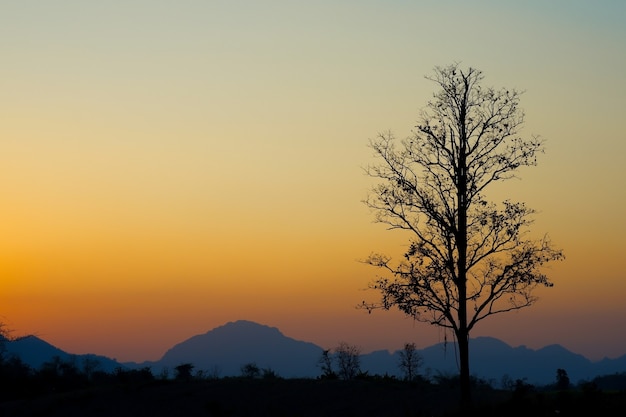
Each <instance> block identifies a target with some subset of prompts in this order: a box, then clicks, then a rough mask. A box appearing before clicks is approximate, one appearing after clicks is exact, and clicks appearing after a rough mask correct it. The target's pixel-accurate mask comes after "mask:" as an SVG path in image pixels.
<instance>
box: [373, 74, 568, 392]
mask: <svg viewBox="0 0 626 417" xmlns="http://www.w3.org/2000/svg"><path fill="white" fill-rule="evenodd" d="M427 78H428V79H429V80H431V81H433V82H434V83H435V84H436V85H437V87H438V91H437V92H436V93H435V94H434V96H433V99H432V100H431V101H429V102H428V104H427V106H426V108H425V109H424V110H423V111H422V113H421V115H420V121H419V124H418V125H417V126H416V130H415V131H414V133H413V134H412V136H411V137H409V138H408V139H406V140H403V141H401V142H400V143H399V147H396V144H397V142H396V140H395V139H394V137H393V135H392V134H391V133H386V134H380V135H379V136H378V138H377V139H376V140H372V141H371V142H370V146H371V148H372V149H373V150H374V152H375V155H376V156H377V157H378V158H379V160H380V163H379V164H378V165H373V166H370V167H368V168H367V174H368V175H370V176H371V177H374V178H377V179H379V180H380V181H379V183H378V184H377V185H376V186H374V187H373V188H372V191H371V193H370V195H369V196H368V198H367V199H366V201H365V203H366V204H367V205H368V206H369V207H370V208H371V209H373V211H374V212H375V216H376V217H375V220H376V221H377V222H380V223H384V224H386V225H388V226H389V227H390V229H401V230H405V231H408V232H410V234H411V240H410V245H409V248H408V250H407V251H406V253H405V254H404V257H403V259H402V260H401V261H399V262H392V260H391V258H390V257H389V256H386V255H380V254H372V255H370V257H369V258H368V259H367V260H366V262H367V263H369V264H371V265H373V266H376V267H378V268H381V269H382V270H384V271H386V273H385V274H384V275H380V276H379V277H378V278H377V279H376V280H375V281H374V282H373V283H372V284H371V288H374V289H376V290H377V291H379V292H380V293H381V296H382V297H381V300H380V301H379V302H375V303H370V302H365V301H364V302H363V304H362V307H364V308H366V309H368V310H369V311H370V312H371V310H372V309H376V308H382V309H390V308H391V307H394V306H395V307H397V308H398V309H400V310H401V311H402V312H404V313H405V314H407V315H408V316H410V317H413V318H414V319H416V320H419V321H424V322H427V323H431V324H433V325H437V326H441V327H444V328H448V329H451V330H452V331H453V332H454V335H455V336H456V338H457V340H458V345H459V362H460V381H461V400H462V403H463V404H469V403H470V399H471V397H470V368H469V334H470V331H471V330H472V328H473V327H474V326H475V325H476V323H478V322H479V321H481V320H482V319H484V318H486V317H489V316H491V315H493V314H496V313H502V312H506V311H511V310H517V309H520V308H523V307H527V306H530V305H532V304H533V303H534V301H535V297H534V296H533V295H532V290H533V289H534V288H535V287H537V286H538V285H542V286H547V287H550V286H552V283H551V282H550V281H549V280H548V278H547V277H546V275H544V274H543V273H542V272H541V271H540V268H541V267H542V266H543V265H544V264H545V263H547V262H550V261H554V260H560V259H562V258H563V255H562V253H561V251H560V250H557V249H554V248H553V247H552V245H551V243H550V241H549V240H548V238H547V237H543V238H540V239H536V240H533V239H531V238H529V237H528V230H527V229H528V226H529V225H530V224H531V219H530V216H531V215H532V214H533V213H534V211H533V210H531V209H529V208H527V207H526V206H525V205H524V203H517V202H512V201H509V200H505V201H503V202H502V203H499V204H498V203H494V202H490V201H488V200H487V197H486V194H485V191H486V190H487V188H488V186H490V185H491V184H493V183H496V182H499V181H503V180H506V179H510V178H513V177H514V174H515V171H516V170H517V169H518V168H520V167H524V166H533V165H536V155H537V154H538V153H541V152H542V151H543V143H542V141H541V140H540V139H539V138H538V137H532V138H531V139H523V138H521V137H520V136H519V130H520V128H521V126H522V124H523V121H524V113H523V111H522V110H521V109H520V108H519V98H520V92H518V91H516V90H507V89H501V90H495V89H493V88H489V87H483V86H481V81H482V80H483V75H482V73H481V71H479V70H477V69H474V68H468V69H462V68H460V66H459V65H458V64H453V65H450V66H447V67H443V68H442V67H436V68H435V71H434V76H432V77H427Z"/></svg>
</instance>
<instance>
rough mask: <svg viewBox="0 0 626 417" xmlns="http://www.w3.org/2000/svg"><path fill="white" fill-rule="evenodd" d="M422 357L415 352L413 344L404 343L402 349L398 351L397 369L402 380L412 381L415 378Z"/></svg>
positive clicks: (415, 348)
mask: <svg viewBox="0 0 626 417" xmlns="http://www.w3.org/2000/svg"><path fill="white" fill-rule="evenodd" d="M422 360H423V359H422V357H421V356H420V354H419V353H418V352H417V347H416V346H415V343H405V344H404V349H403V350H401V351H400V360H399V362H398V367H399V368H400V370H401V371H402V373H403V374H404V379H406V380H407V381H413V380H414V379H415V378H416V377H417V370H418V369H419V367H420V365H421V364H422Z"/></svg>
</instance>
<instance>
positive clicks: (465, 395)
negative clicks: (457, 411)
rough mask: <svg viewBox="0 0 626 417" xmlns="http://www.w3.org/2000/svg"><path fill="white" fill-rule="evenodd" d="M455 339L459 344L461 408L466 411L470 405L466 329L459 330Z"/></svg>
mask: <svg viewBox="0 0 626 417" xmlns="http://www.w3.org/2000/svg"><path fill="white" fill-rule="evenodd" d="M457 339H458V343H459V362H460V366H461V369H460V372H459V377H460V383H461V408H463V409H467V408H469V407H470V405H471V403H472V392H471V382H470V367H469V335H468V332H467V328H466V329H465V330H461V329H459V332H458V334H457Z"/></svg>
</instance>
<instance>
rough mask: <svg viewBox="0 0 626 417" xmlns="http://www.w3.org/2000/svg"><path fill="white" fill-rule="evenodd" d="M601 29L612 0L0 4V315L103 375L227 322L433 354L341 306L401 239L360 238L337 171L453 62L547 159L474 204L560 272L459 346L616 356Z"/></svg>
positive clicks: (365, 185)
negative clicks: (105, 360)
mask: <svg viewBox="0 0 626 417" xmlns="http://www.w3.org/2000/svg"><path fill="white" fill-rule="evenodd" d="M470 3H471V4H470ZM624 19H626V2H623V1H621V0H613V1H611V0H605V1H601V2H588V1H571V0H567V1H566V0H556V1H549V2H546V1H539V0H535V1H523V2H521V1H480V2H479V1H476V2H465V1H417V0H414V1H408V0H385V1H374V0H359V1H356V0H349V1H348V0H346V1H336V0H333V1H330V0H320V1H315V2H313V1H298V0H293V1H279V0H269V1H252V0H229V1H226V0H224V1H217V0H215V1H213V0H205V1H200V0H196V1H192V0H185V1H176V2H174V1H160V0H159V1H157V0H142V1H140V0H133V1H106V2H105V1H82V0H76V1H70V0H58V1H54V2H52V1H45V0H41V1H29V0H24V1H15V2H14V1H1V2H0V62H1V65H0V320H1V321H4V322H5V323H6V324H7V325H8V327H10V328H12V329H14V330H15V334H18V335H19V334H31V333H34V334H36V335H38V336H40V337H42V338H43V339H45V340H47V341H49V342H51V343H53V344H55V345H56V346H58V347H60V348H62V349H64V350H66V351H70V352H73V353H87V352H94V353H98V354H104V355H107V356H111V357H114V358H117V359H118V360H124V361H126V360H135V361H143V360H155V359H158V358H160V357H161V355H162V354H163V353H164V352H165V350H166V349H168V348H169V347H171V346H172V345H174V344H175V343H178V342H180V341H182V340H184V339H186V338H188V337H190V336H192V335H195V334H198V333H204V332H206V331H208V330H210V329H212V328H214V327H216V326H219V325H222V324H224V323H226V322H228V321H233V320H237V319H247V320H252V321H257V322H259V323H262V324H267V325H270V326H275V327H278V328H279V329H281V331H282V332H283V333H285V334H286V335H288V336H291V337H294V338H297V339H301V340H307V341H311V342H314V343H316V344H319V345H321V346H323V347H333V346H336V344H337V343H338V342H339V341H346V342H348V343H351V344H355V345H358V346H360V347H361V348H362V350H363V351H364V352H368V351H371V350H374V349H383V348H384V349H398V348H400V347H401V345H402V344H403V343H404V342H409V341H413V342H415V343H417V345H418V346H419V347H425V346H428V345H430V344H432V343H436V342H439V341H443V340H444V339H445V338H446V335H445V333H444V332H443V331H442V330H439V329H437V328H434V327H431V326H428V325H426V324H418V323H415V322H413V321H412V320H410V319H407V318H404V316H402V315H401V314H400V313H397V312H375V313H373V314H371V315H368V314H367V313H365V312H364V311H361V310H356V309H355V306H356V305H357V304H358V303H360V302H361V300H363V299H374V298H376V296H377V294H376V293H374V292H367V291H364V289H365V288H366V286H367V284H368V282H370V281H371V280H372V279H373V278H374V277H375V274H376V270H374V269H372V268H371V267H367V266H365V265H363V264H360V263H359V262H358V259H362V258H365V257H366V256H367V255H368V254H369V253H370V252H372V251H377V252H378V251H382V252H385V253H387V254H389V255H392V256H399V255H401V254H402V253H403V251H404V249H405V245H406V243H407V240H408V238H409V236H408V235H406V234H403V233H402V232H400V231H393V232H392V231H387V230H385V227H384V226H383V225H379V224H374V223H372V219H373V216H372V213H371V212H370V211H369V210H368V209H367V208H366V207H365V206H364V205H363V204H362V203H361V200H363V199H364V197H365V196H366V194H367V191H368V189H369V187H370V186H371V185H373V180H372V179H370V178H368V177H366V176H365V175H364V174H363V170H362V167H364V166H366V165H367V164H370V163H372V162H374V159H373V158H372V152H371V150H370V149H369V148H368V147H367V143H368V139H369V138H373V137H375V136H376V134H377V133H378V132H382V131H386V130H389V129H390V130H392V131H393V132H394V133H395V134H396V136H398V137H400V138H402V137H406V136H408V135H409V134H410V131H411V129H412V127H413V126H414V125H415V122H416V120H417V116H418V112H419V110H420V108H422V107H423V106H424V105H425V104H426V102H427V101H428V99H429V98H430V97H431V95H432V93H433V91H434V88H435V86H434V84H433V83H431V82H429V81H428V80H425V79H424V76H425V75H430V74H431V73H432V69H433V67H435V66H437V65H441V66H444V65H448V64H450V63H452V62H455V61H460V62H461V63H462V65H464V66H474V67H477V68H479V69H481V70H482V71H483V72H484V74H485V77H486V78H485V81H484V83H485V85H493V86H496V87H510V88H518V89H521V90H525V94H524V95H523V98H522V107H523V108H524V110H525V112H526V124H525V128H524V134H525V135H531V134H540V135H541V136H542V137H543V138H544V139H546V140H547V152H546V154H545V155H544V156H543V157H542V159H541V160H540V165H539V166H538V167H536V168H532V169H527V170H524V171H522V172H520V176H521V178H522V179H521V181H518V180H514V181H509V182H508V183H505V184H503V186H501V187H497V189H495V188H494V190H493V194H492V196H493V198H494V199H496V198H497V199H502V198H505V197H510V198H512V199H515V200H520V201H525V202H526V203H527V204H528V205H529V206H530V207H532V208H534V209H536V210H537V211H538V215H537V217H536V222H535V224H534V227H533V231H534V232H535V233H537V234H539V235H540V234H543V233H548V234H549V235H550V237H551V238H552V240H553V242H554V243H555V244H556V245H557V246H559V247H561V248H563V249H564V251H565V254H566V257H567V259H566V261H564V262H561V263H557V264H553V265H552V267H551V268H550V270H549V271H548V273H549V276H550V277H551V278H552V279H553V281H554V282H555V284H556V285H555V287H554V288H552V289H549V290H542V291H541V292H540V293H539V295H540V297H541V299H540V301H539V302H538V303H537V304H536V305H535V306H534V307H531V308H530V309H526V310H523V311H520V312H517V313H510V314H505V315H500V316H496V317H493V318H491V319H489V320H486V321H484V322H482V323H481V324H479V325H478V327H477V328H476V329H475V330H474V332H473V334H472V336H473V337H475V336H481V335H489V336H494V337H497V338H500V339H502V340H503V341H505V342H507V343H509V344H511V345H513V346H518V345H521V344H524V345H527V346H528V347H532V348H538V347H542V346H545V345H548V344H553V343H560V344H562V345H564V346H565V347H567V348H569V349H571V350H573V351H574V352H577V353H581V354H584V355H586V356H588V357H590V358H592V359H600V358H602V357H604V356H608V357H616V356H619V355H622V354H626V334H625V333H624V329H625V328H626V276H625V273H624V267H623V263H622V262H623V259H624V249H625V245H624V236H625V235H626V219H625V217H624V213H625V205H626V191H625V190H626V187H625V186H624V179H625V178H626V168H625V165H624V162H623V159H624V156H625V155H626V129H625V128H624V120H625V116H624V111H625V110H626V104H625V101H624V99H625V98H626V79H625V76H624V74H626V26H625V25H624ZM447 337H448V340H451V336H449V335H448V336H447Z"/></svg>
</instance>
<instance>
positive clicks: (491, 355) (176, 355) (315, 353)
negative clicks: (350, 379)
mask: <svg viewBox="0 0 626 417" xmlns="http://www.w3.org/2000/svg"><path fill="white" fill-rule="evenodd" d="M4 345H5V353H4V355H5V356H6V355H16V356H19V357H20V358H22V360H23V361H24V362H25V363H27V364H28V365H30V366H31V367H32V368H34V369H38V368H40V367H41V365H42V364H43V363H44V362H47V361H50V360H51V359H52V358H53V357H55V356H58V357H60V358H61V359H63V360H74V361H76V363H77V365H79V366H80V363H81V362H80V361H81V360H82V358H83V357H84V356H90V357H91V358H95V359H97V360H98V362H99V363H100V368H99V369H100V370H103V371H107V372H110V371H112V370H114V369H115V368H117V367H120V366H121V367H127V368H133V369H138V368H144V367H149V368H151V370H152V372H153V373H154V374H155V375H158V374H160V373H161V372H162V371H163V370H164V369H167V370H168V371H173V369H174V368H175V367H177V366H178V365H181V364H186V363H189V364H192V365H193V366H194V370H195V371H199V370H202V371H205V372H207V373H208V374H209V375H212V376H216V377H226V376H239V375H241V373H242V372H241V368H242V366H243V365H246V364H250V363H254V364H256V366H258V367H259V368H261V369H268V370H272V371H273V372H275V373H276V374H278V375H280V376H281V377H284V378H293V377H304V378H314V377H317V376H319V375H321V370H320V368H319V366H318V362H319V359H320V357H321V355H322V352H323V349H322V348H321V347H319V346H317V345H315V344H313V343H310V342H305V341H299V340H295V339H292V338H290V337H287V336H285V335H284V334H282V333H281V332H280V330H278V329H277V328H275V327H270V326H266V325H262V324H258V323H254V322H251V321H246V320H239V321H235V322H229V323H226V324H224V325H222V326H219V327H216V328H214V329H213V330H210V331H208V332H206V333H204V334H200V335H196V336H193V337H190V338H189V339H187V340H185V341H183V342H181V343H179V344H177V345H175V346H173V347H172V348H171V349H169V350H168V351H167V352H166V353H165V354H164V355H163V357H162V358H161V359H159V360H158V361H151V362H142V363H135V362H129V363H125V364H120V363H118V362H116V361H114V360H111V359H108V358H106V357H103V356H95V355H71V354H69V353H66V352H64V351H62V350H61V349H58V348H57V347H55V346H52V345H51V344H49V343H47V342H45V341H43V340H41V339H39V338H37V337H35V336H28V337H25V338H21V339H19V340H17V341H11V342H8V341H5V343H4ZM417 352H418V354H419V355H420V356H421V357H422V359H423V362H422V365H421V368H420V369H419V371H418V372H419V373H420V374H421V375H424V376H426V377H436V376H438V375H444V376H455V375H457V374H458V365H457V360H456V357H457V356H456V352H457V347H456V344H455V343H453V342H448V343H438V344H436V345H433V346H429V347H427V348H425V349H421V350H418V351H417ZM399 361H400V351H395V352H390V351H387V350H379V351H375V352H371V353H367V354H363V355H361V369H362V370H363V371H367V372H368V373H369V374H370V375H374V374H378V375H385V374H387V375H395V376H398V377H400V376H402V375H401V372H400V369H399V367H398V363H399ZM559 368H560V369H565V370H566V371H567V373H568V376H569V378H570V380H571V381H572V383H574V384H575V383H578V382H579V381H581V380H591V379H593V378H594V377H596V376H599V375H609V374H614V373H618V372H625V371H626V355H624V356H621V357H619V358H617V359H608V358H605V359H603V360H601V361H598V362H592V361H590V360H589V359H587V358H585V357H584V356H582V355H579V354H576V353H572V352H571V351H569V350H567V349H565V348H564V347H562V346H560V345H550V346H546V347H544V348H541V349H537V350H534V349H530V348H527V347H526V346H518V347H511V346H509V345H508V344H506V343H504V342H502V341H501V340H498V339H495V338H493V337H477V338H474V339H471V340H470V369H471V371H472V374H473V375H474V376H476V377H479V378H483V379H485V380H487V381H489V382H491V383H492V384H493V385H494V386H499V385H500V382H501V380H502V378H503V376H505V375H506V376H508V378H509V379H510V380H513V381H515V380H516V379H523V380H526V382H528V383H531V384H535V385H547V384H551V383H554V382H555V381H556V370H557V369H559Z"/></svg>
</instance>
